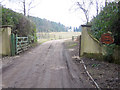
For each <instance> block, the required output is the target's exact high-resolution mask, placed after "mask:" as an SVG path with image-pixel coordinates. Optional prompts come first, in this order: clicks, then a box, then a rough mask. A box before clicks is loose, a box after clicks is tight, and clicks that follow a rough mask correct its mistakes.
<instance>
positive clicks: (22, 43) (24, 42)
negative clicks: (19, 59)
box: [16, 35, 29, 54]
mask: <svg viewBox="0 0 120 90" xmlns="http://www.w3.org/2000/svg"><path fill="white" fill-rule="evenodd" d="M28 47H29V43H28V37H18V36H17V35H16V54H19V53H21V52H23V51H25V50H27V49H28Z"/></svg>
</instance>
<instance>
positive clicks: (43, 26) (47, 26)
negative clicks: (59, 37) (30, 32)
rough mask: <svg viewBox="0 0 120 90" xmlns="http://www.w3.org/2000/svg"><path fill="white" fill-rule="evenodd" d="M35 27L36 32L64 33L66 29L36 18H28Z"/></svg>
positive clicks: (58, 24)
mask: <svg viewBox="0 0 120 90" xmlns="http://www.w3.org/2000/svg"><path fill="white" fill-rule="evenodd" d="M29 18H30V19H31V20H32V21H33V22H34V23H35V25H36V28H37V31H38V32H66V31H67V28H66V27H65V26H64V25H63V24H61V23H56V22H53V21H49V20H46V19H41V18H38V17H33V16H30V17H29Z"/></svg>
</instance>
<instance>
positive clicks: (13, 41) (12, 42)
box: [11, 34, 15, 56]
mask: <svg viewBox="0 0 120 90" xmlns="http://www.w3.org/2000/svg"><path fill="white" fill-rule="evenodd" d="M11 55H12V56H14V55H15V35H14V34H11Z"/></svg>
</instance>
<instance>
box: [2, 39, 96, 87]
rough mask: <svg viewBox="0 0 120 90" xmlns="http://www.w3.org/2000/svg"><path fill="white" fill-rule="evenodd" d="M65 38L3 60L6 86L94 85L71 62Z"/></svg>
mask: <svg viewBox="0 0 120 90" xmlns="http://www.w3.org/2000/svg"><path fill="white" fill-rule="evenodd" d="M64 41H65V40H53V41H48V42H46V43H43V44H42V45H39V46H37V47H35V48H32V49H31V50H28V51H27V52H25V53H23V54H20V55H17V56H14V57H10V58H5V59H3V69H2V87H3V88H94V87H95V86H94V85H93V84H92V83H91V81H90V80H89V78H88V77H86V76H85V75H84V74H82V73H83V71H82V70H79V69H78V67H77V65H76V64H75V63H73V62H72V60H71V56H70V54H69V52H68V51H67V49H66V48H65V47H64V44H63V43H64Z"/></svg>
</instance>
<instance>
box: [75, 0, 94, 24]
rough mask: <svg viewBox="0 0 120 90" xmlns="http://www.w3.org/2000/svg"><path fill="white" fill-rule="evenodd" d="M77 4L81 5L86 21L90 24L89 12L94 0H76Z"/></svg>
mask: <svg viewBox="0 0 120 90" xmlns="http://www.w3.org/2000/svg"><path fill="white" fill-rule="evenodd" d="M76 4H77V6H78V7H79V9H81V10H82V11H83V13H84V15H85V18H86V22H87V24H88V22H89V13H90V9H91V6H92V4H93V1H92V0H81V1H80V2H76Z"/></svg>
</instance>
